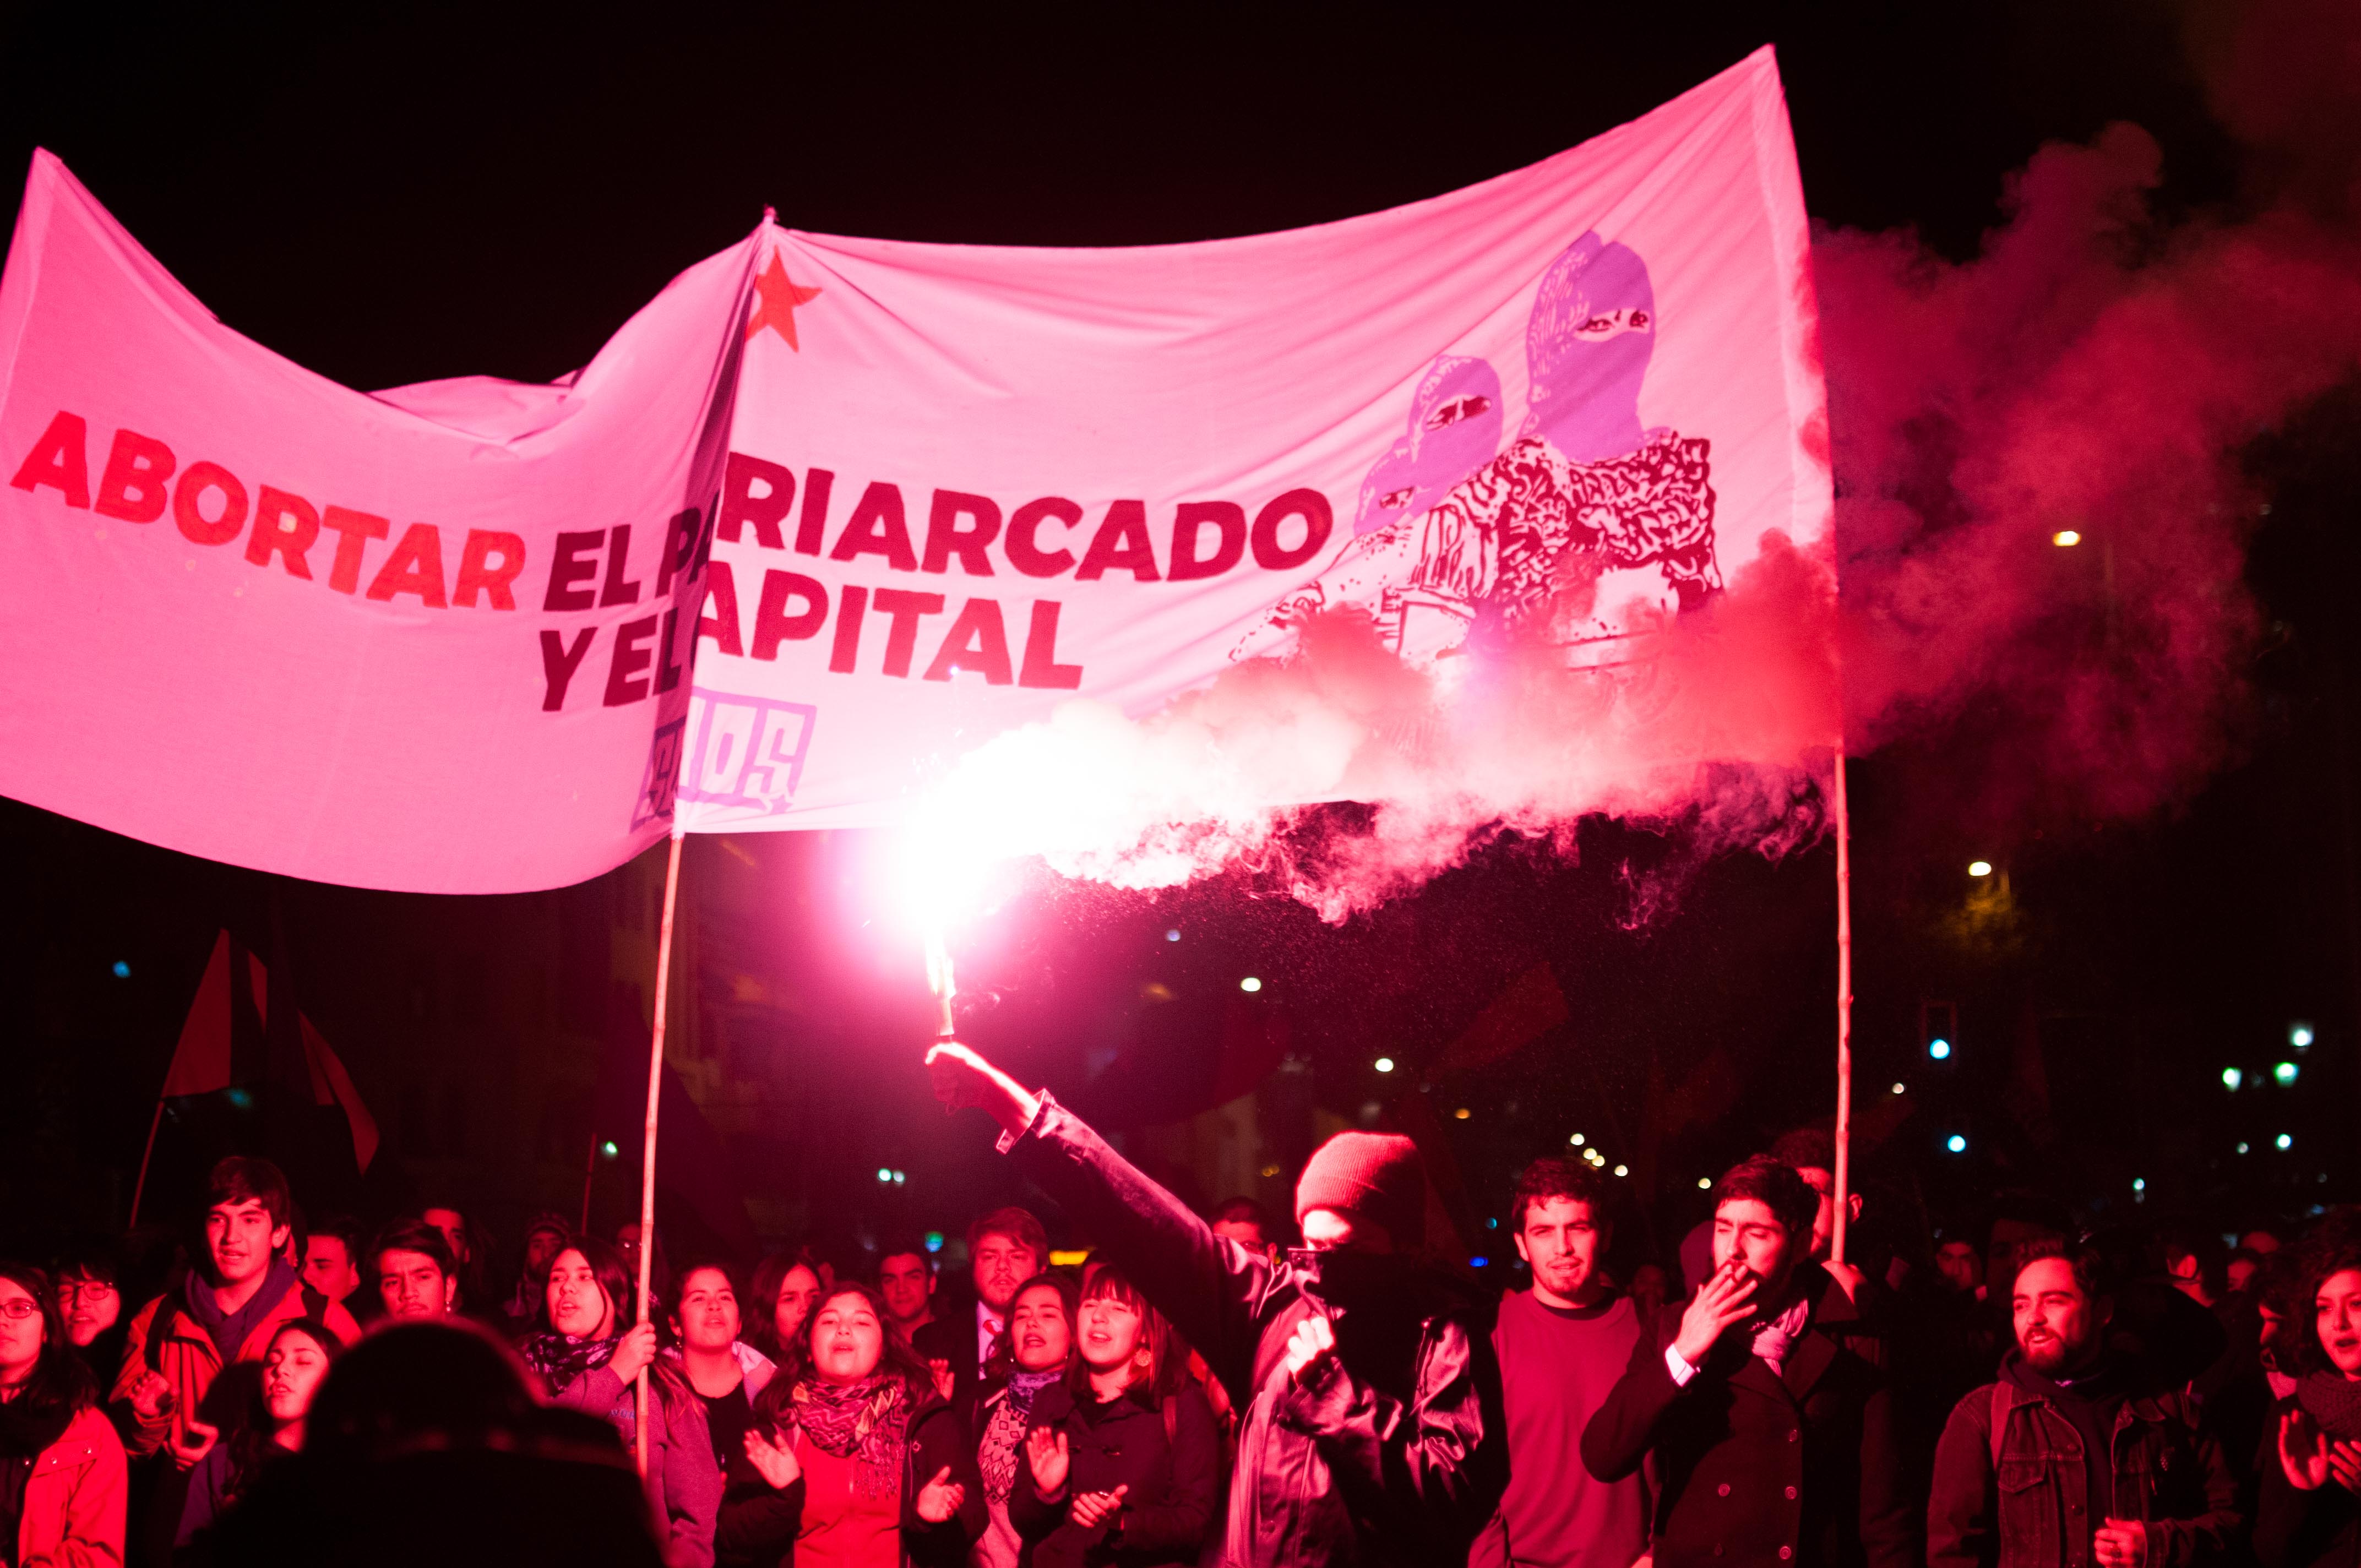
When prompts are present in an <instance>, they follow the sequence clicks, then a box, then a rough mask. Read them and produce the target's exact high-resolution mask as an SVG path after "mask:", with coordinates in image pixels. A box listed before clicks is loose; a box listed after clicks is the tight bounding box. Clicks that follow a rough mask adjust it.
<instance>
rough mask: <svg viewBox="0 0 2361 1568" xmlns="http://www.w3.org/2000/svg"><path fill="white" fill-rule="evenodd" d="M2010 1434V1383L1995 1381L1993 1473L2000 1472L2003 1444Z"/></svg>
mask: <svg viewBox="0 0 2361 1568" xmlns="http://www.w3.org/2000/svg"><path fill="white" fill-rule="evenodd" d="M2007 1436H2008V1385H2007V1384H2005V1383H1995V1384H1993V1391H1992V1432H1991V1434H1990V1438H1991V1442H1992V1463H1993V1474H1994V1475H1998V1474H1999V1473H2000V1451H2001V1445H2002V1443H2004V1442H2005V1441H2007Z"/></svg>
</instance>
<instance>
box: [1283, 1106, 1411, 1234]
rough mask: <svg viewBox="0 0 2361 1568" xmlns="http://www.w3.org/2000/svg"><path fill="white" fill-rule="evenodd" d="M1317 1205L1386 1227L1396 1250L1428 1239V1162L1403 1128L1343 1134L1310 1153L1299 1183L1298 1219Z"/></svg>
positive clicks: (1297, 1221)
mask: <svg viewBox="0 0 2361 1568" xmlns="http://www.w3.org/2000/svg"><path fill="white" fill-rule="evenodd" d="M1314 1209H1327V1210H1332V1211H1334V1212H1337V1213H1341V1214H1350V1215H1353V1216H1354V1217H1356V1219H1359V1220H1361V1221H1363V1222H1365V1223H1368V1222H1374V1223H1377V1224H1378V1225H1381V1226H1383V1227H1384V1228H1385V1232H1386V1235H1387V1237H1388V1238H1389V1240H1390V1241H1391V1243H1392V1244H1393V1246H1394V1248H1395V1249H1396V1250H1407V1249H1410V1248H1414V1247H1417V1246H1419V1245H1422V1244H1423V1242H1424V1241H1425V1239H1426V1163H1425V1161H1423V1160H1422V1159H1421V1158H1420V1157H1419V1154H1418V1146H1417V1145H1416V1144H1414V1143H1412V1142H1411V1140H1410V1139H1408V1138H1406V1137H1403V1136H1402V1135H1400V1133H1339V1134H1337V1135H1335V1136H1334V1137H1333V1138H1330V1139H1329V1140H1328V1141H1327V1142H1326V1143H1324V1144H1322V1145H1321V1146H1319V1148H1318V1149H1316V1150H1314V1151H1313V1152H1312V1159H1311V1161H1310V1163H1308V1164H1306V1165H1305V1166H1304V1168H1303V1176H1302V1178H1301V1179H1300V1180H1299V1181H1297V1182H1296V1184H1295V1223H1297V1224H1299V1225H1300V1224H1301V1223H1303V1218H1304V1216H1305V1215H1307V1214H1309V1213H1311V1212H1312V1210H1314Z"/></svg>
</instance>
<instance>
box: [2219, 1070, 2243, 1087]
mask: <svg viewBox="0 0 2361 1568" xmlns="http://www.w3.org/2000/svg"><path fill="white" fill-rule="evenodd" d="M2244 1082H2246V1074H2245V1073H2243V1072H2240V1071H2239V1070H2238V1069H2236V1068H2235V1067H2225V1068H2224V1069H2222V1087H2223V1088H2224V1089H2228V1090H2233V1091H2235V1089H2236V1088H2237V1087H2238V1086H2239V1085H2240V1084H2242V1083H2244Z"/></svg>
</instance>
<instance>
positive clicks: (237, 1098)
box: [228, 1089, 254, 1111]
mask: <svg viewBox="0 0 2361 1568" xmlns="http://www.w3.org/2000/svg"><path fill="white" fill-rule="evenodd" d="M228 1100H229V1102H230V1103H231V1104H233V1105H235V1106H236V1107H237V1108H238V1109H239V1110H241V1111H243V1110H245V1109H246V1108H247V1106H249V1105H251V1104H253V1103H254V1096H253V1095H252V1094H251V1093H249V1092H247V1091H246V1090H243V1089H233V1090H231V1091H229V1095H228Z"/></svg>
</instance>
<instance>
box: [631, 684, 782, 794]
mask: <svg viewBox="0 0 2361 1568" xmlns="http://www.w3.org/2000/svg"><path fill="white" fill-rule="evenodd" d="M818 718H819V709H818V708H817V707H813V706H812V705H811V704H809V703H801V702H780V701H777V700H775V699H774V698H771V697H763V696H739V695H737V694H736V693H734V692H723V691H713V690H709V689H708V688H707V687H704V686H696V687H692V688H691V689H690V691H689V694H688V714H687V716H686V718H677V719H675V720H674V721H673V722H672V723H670V724H667V725H665V726H664V728H663V729H659V730H657V731H656V734H655V740H654V744H653V746H651V747H650V749H649V751H648V771H647V782H646V784H644V785H643V786H642V789H641V791H640V802H639V807H638V809H639V811H640V813H641V815H639V816H638V817H635V818H634V819H633V822H632V826H633V827H638V826H639V825H640V824H641V823H643V822H646V821H648V820H650V819H651V818H652V817H668V816H670V815H671V814H672V808H673V803H674V802H675V800H686V801H694V802H696V803H697V804H699V805H702V806H721V807H724V808H727V809H730V810H735V811H743V812H750V813H753V814H756V815H760V816H765V817H774V816H777V815H778V814H780V813H782V812H784V811H785V810H786V809H787V808H788V806H790V805H791V804H792V803H793V801H794V798H795V793H796V785H797V784H800V783H802V781H803V772H804V759H805V758H806V757H807V756H809V755H810V753H811V740H812V728H813V726H814V724H815V723H816V722H817V721H818Z"/></svg>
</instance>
